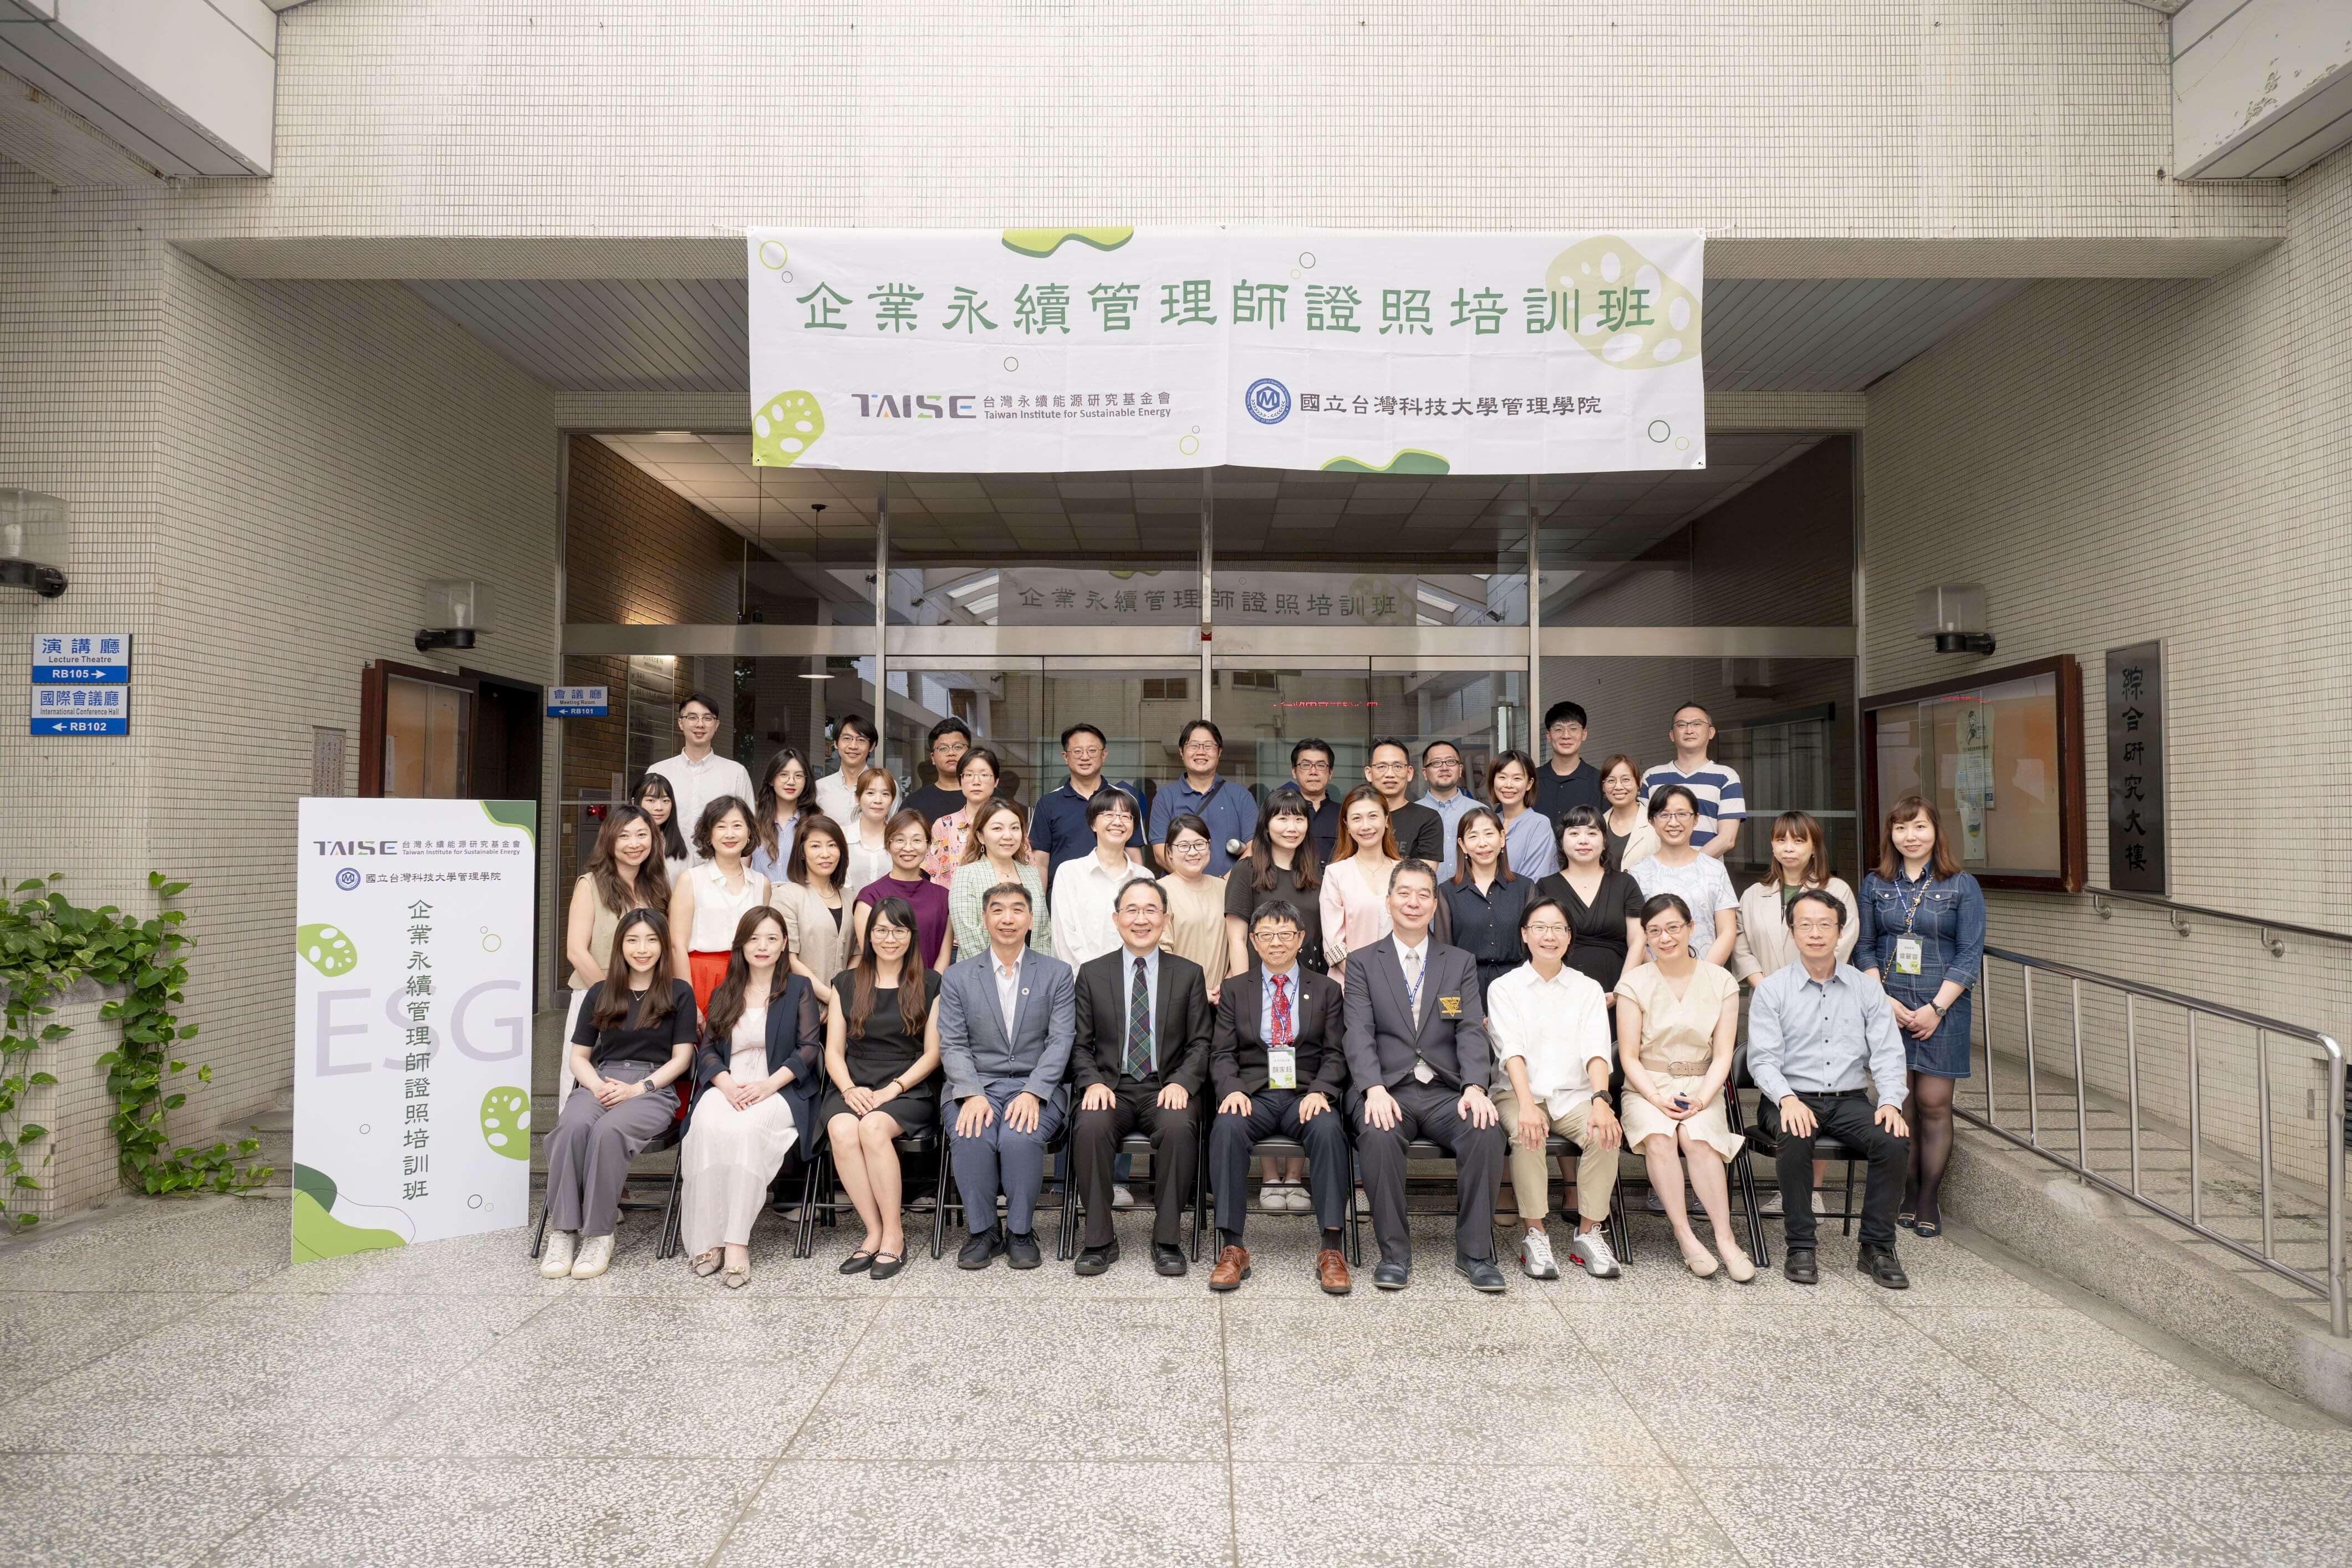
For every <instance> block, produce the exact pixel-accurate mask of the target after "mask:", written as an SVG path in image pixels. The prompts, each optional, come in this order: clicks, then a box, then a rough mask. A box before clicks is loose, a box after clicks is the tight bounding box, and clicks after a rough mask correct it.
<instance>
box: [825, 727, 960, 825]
mask: <svg viewBox="0 0 2352 1568" xmlns="http://www.w3.org/2000/svg"><path fill="white" fill-rule="evenodd" d="M929 745H930V765H931V777H930V780H929V782H928V783H926V784H923V786H922V787H921V788H919V789H917V790H915V791H913V792H912V793H910V794H909V795H908V796H907V805H908V809H909V810H913V811H919V812H921V813H922V814H923V820H924V821H925V822H934V823H935V822H937V821H939V819H940V817H942V816H947V815H948V814H949V813H950V812H952V811H961V810H962V809H963V805H964V801H963V791H962V790H961V789H959V788H957V787H956V777H957V775H958V774H959V773H961V772H962V771H963V754H964V753H965V752H969V751H971V726H970V725H968V724H966V723H965V722H964V721H962V720H961V719H942V720H940V721H939V722H938V723H936V724H934V725H932V726H931V732H930V736H929ZM920 771H921V770H920V769H918V770H917V772H918V773H920ZM853 820H855V819H854V818H853Z"/></svg>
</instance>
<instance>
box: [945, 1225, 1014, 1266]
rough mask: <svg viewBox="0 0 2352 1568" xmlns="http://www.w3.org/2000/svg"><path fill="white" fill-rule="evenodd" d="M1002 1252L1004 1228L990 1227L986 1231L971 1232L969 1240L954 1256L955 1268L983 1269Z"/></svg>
mask: <svg viewBox="0 0 2352 1568" xmlns="http://www.w3.org/2000/svg"><path fill="white" fill-rule="evenodd" d="M1003 1250H1004V1228H1003V1226H993V1225H992V1226H989V1227H988V1228H987V1229H986V1230H976V1231H974V1232H972V1234H971V1239H970V1240H968V1241H966V1242H965V1243H964V1244H963V1249H962V1250H961V1251H960V1252H958V1253H957V1254H956V1267H957V1268H987V1267H988V1266H989V1265H990V1264H992V1263H993V1262H995V1261H996V1255H997V1254H998V1253H1000V1252H1003Z"/></svg>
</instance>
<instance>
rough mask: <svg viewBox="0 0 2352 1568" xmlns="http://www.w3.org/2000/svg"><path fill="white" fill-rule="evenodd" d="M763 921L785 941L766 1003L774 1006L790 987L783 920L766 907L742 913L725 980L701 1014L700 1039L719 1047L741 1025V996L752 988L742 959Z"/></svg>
mask: <svg viewBox="0 0 2352 1568" xmlns="http://www.w3.org/2000/svg"><path fill="white" fill-rule="evenodd" d="M761 921H775V922H776V934H777V935H778V936H781V937H782V938H783V939H784V951H783V952H780V953H778V954H777V955H776V972H775V973H774V974H772V975H771V976H770V977H769V979H768V1000H769V1001H770V1002H773V1001H774V1000H775V999H776V998H777V997H779V996H781V995H782V994H784V987H785V986H787V985H789V984H792V980H793V973H792V971H793V933H792V930H791V928H790V927H788V926H786V925H785V924H784V917H783V916H782V914H780V913H778V912H777V911H776V910H773V909H771V908H770V907H769V906H768V905H766V904H761V906H760V907H759V908H757V909H754V910H744V911H743V918H742V919H741V920H740V921H736V922H735V942H734V945H733V947H732V949H731V950H730V952H728V954H727V978H726V979H724V980H721V981H720V982H719V988H718V989H717V990H715V991H713V992H712V993H711V994H710V1007H709V1011H708V1012H706V1013H705V1014H703V1037H704V1038H706V1039H710V1040H716V1041H718V1042H719V1044H720V1045H721V1046H722V1047H724V1046H726V1045H727V1042H728V1040H729V1039H730V1037H731V1036H733V1034H734V1033H735V1026H736V1025H738V1024H740V1023H741V1022H742V1021H743V1004H744V1001H745V1000H746V998H745V997H744V994H743V993H744V992H745V991H746V990H748V989H750V987H751V960H750V959H749V958H746V957H745V956H744V955H743V949H744V948H745V947H746V946H748V945H749V944H750V942H751V938H752V935H753V934H754V933H755V932H757V931H759V929H760V925H761Z"/></svg>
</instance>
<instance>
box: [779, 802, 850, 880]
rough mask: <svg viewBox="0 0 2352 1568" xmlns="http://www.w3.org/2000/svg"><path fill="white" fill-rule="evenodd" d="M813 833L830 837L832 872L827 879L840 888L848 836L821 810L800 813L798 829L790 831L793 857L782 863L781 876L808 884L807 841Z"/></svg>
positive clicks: (845, 873)
mask: <svg viewBox="0 0 2352 1568" xmlns="http://www.w3.org/2000/svg"><path fill="white" fill-rule="evenodd" d="M812 833H822V834H824V836H825V837H827V838H830V839H832V840H833V847H834V851H835V858H834V862H833V875H832V876H831V877H830V878H828V879H826V880H827V882H828V883H829V885H830V886H831V887H832V888H833V889H834V890H835V891H836V892H839V891H841V890H842V885H841V879H843V878H844V877H846V876H848V875H849V838H848V836H847V835H846V834H845V833H843V832H842V830H841V824H839V823H838V822H835V820H834V819H833V818H831V817H830V816H825V815H824V813H823V812H818V813H817V814H816V815H815V816H809V817H803V819H802V821H801V825H800V827H799V829H798V830H797V831H795V832H794V833H793V858H792V859H791V860H790V861H788V862H786V864H785V866H784V880H785V881H787V882H798V883H799V884H800V885H801V886H802V887H803V888H805V887H807V886H809V885H810V884H809V863H808V841H809V835H810V834H812Z"/></svg>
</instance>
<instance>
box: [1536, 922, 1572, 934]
mask: <svg viewBox="0 0 2352 1568" xmlns="http://www.w3.org/2000/svg"><path fill="white" fill-rule="evenodd" d="M1567 934H1568V928H1567V927H1566V926H1564V925H1561V924H1559V922H1558V921H1549V922H1547V923H1545V924H1543V925H1531V926H1529V927H1528V935H1529V936H1566V935H1567Z"/></svg>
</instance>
